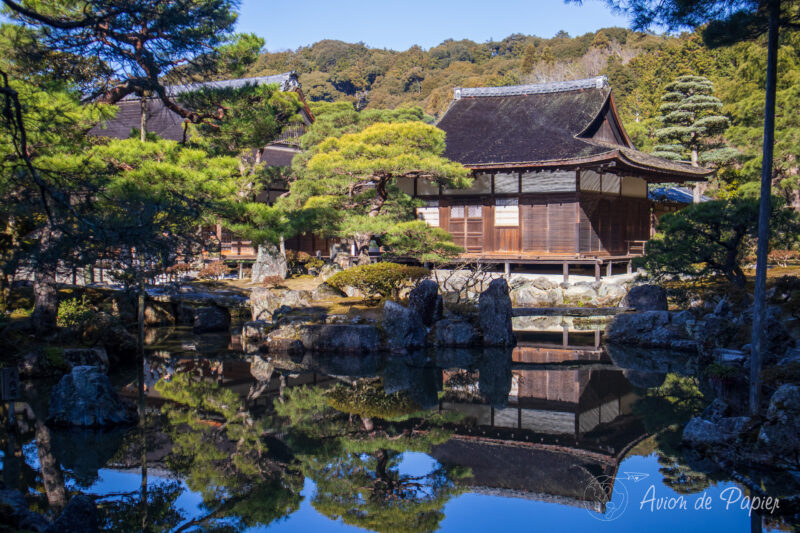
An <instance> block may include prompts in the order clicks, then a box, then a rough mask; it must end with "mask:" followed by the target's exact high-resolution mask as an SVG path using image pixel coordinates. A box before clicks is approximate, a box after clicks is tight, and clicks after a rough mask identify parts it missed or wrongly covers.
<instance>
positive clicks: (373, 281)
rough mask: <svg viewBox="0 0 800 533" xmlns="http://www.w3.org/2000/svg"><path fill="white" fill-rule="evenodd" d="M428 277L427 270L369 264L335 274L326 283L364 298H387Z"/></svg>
mask: <svg viewBox="0 0 800 533" xmlns="http://www.w3.org/2000/svg"><path fill="white" fill-rule="evenodd" d="M429 275H430V270H428V269H427V268H422V267H416V266H408V265H399V264H397V263H371V264H368V265H360V266H357V267H353V268H348V269H347V270H342V271H341V272H337V273H336V274H334V275H333V276H331V277H330V278H328V281H327V283H328V285H330V286H332V287H334V288H336V289H339V290H340V291H344V290H345V288H346V287H352V288H354V289H357V290H359V291H361V292H362V293H364V294H365V295H366V296H370V297H374V296H382V297H384V298H387V297H389V296H392V295H395V294H396V292H397V291H398V290H399V289H401V288H402V287H403V286H405V285H407V284H408V285H411V284H415V283H417V282H418V281H420V280H422V279H424V278H427V277H428V276H429Z"/></svg>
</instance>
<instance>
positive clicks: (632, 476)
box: [617, 472, 650, 483]
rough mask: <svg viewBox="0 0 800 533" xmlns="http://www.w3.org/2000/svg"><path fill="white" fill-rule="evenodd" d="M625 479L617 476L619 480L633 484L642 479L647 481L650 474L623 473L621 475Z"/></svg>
mask: <svg viewBox="0 0 800 533" xmlns="http://www.w3.org/2000/svg"><path fill="white" fill-rule="evenodd" d="M622 474H623V475H624V476H625V477H622V476H617V477H618V478H619V479H626V480H630V481H633V482H634V483H639V482H640V481H641V480H643V479H647V478H649V477H650V474H645V473H644V472H623V473H622Z"/></svg>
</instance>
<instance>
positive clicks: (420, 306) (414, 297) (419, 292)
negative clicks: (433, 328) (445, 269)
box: [408, 279, 439, 326]
mask: <svg viewBox="0 0 800 533" xmlns="http://www.w3.org/2000/svg"><path fill="white" fill-rule="evenodd" d="M438 295H439V285H438V284H437V283H436V282H435V281H433V280H430V279H426V280H424V281H423V282H422V283H420V284H419V285H417V286H416V287H415V288H414V289H413V290H412V291H411V293H410V294H409V295H408V308H409V309H413V310H414V311H416V312H417V313H418V314H419V316H420V317H421V318H422V323H423V324H425V325H426V326H430V325H431V324H433V320H434V315H435V314H436V300H437V298H438Z"/></svg>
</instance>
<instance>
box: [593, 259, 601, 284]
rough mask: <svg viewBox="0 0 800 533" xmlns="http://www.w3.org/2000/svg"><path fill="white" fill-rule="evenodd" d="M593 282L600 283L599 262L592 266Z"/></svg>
mask: <svg viewBox="0 0 800 533" xmlns="http://www.w3.org/2000/svg"><path fill="white" fill-rule="evenodd" d="M594 280H595V281H600V262H599V261H598V262H597V263H595V264H594Z"/></svg>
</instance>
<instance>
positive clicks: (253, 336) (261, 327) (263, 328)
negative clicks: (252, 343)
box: [242, 320, 271, 340]
mask: <svg viewBox="0 0 800 533" xmlns="http://www.w3.org/2000/svg"><path fill="white" fill-rule="evenodd" d="M270 325H271V324H270V323H269V322H267V321H266V320H252V321H250V322H245V323H244V324H243V325H242V337H244V338H245V339H248V340H260V339H261V338H263V337H266V335H267V330H268V329H269V327H270Z"/></svg>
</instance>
